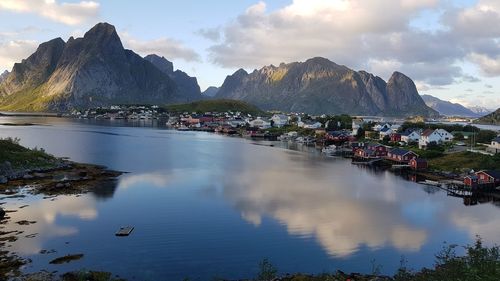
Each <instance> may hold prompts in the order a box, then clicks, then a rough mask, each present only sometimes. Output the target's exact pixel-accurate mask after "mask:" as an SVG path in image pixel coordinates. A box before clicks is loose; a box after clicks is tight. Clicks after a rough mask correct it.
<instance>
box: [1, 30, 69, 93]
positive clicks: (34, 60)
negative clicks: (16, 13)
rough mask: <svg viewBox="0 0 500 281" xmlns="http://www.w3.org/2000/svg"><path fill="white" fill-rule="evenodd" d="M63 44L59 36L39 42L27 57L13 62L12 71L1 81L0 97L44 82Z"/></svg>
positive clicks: (57, 58) (54, 64) (55, 63)
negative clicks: (18, 61)
mask: <svg viewBox="0 0 500 281" xmlns="http://www.w3.org/2000/svg"><path fill="white" fill-rule="evenodd" d="M65 45H66V43H64V41H63V40H62V39H61V38H56V39H53V40H50V41H48V42H45V43H42V44H40V46H38V48H37V50H36V51H35V52H34V53H33V54H32V55H31V56H29V57H28V58H27V59H24V60H22V62H20V63H16V64H14V67H13V68H12V72H10V73H9V74H8V75H7V77H5V78H4V80H3V81H2V84H1V87H0V97H1V96H6V95H10V94H13V93H15V92H17V91H20V90H23V89H33V88H35V87H37V86H39V85H40V84H43V83H45V82H46V81H47V79H48V78H49V77H50V75H51V74H52V72H53V71H54V69H55V68H56V66H57V62H58V61H59V59H60V57H61V55H62V53H63V50H64V47H65Z"/></svg>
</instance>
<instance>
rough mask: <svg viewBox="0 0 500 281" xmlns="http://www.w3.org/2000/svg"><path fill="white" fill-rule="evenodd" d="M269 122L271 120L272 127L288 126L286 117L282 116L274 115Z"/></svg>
mask: <svg viewBox="0 0 500 281" xmlns="http://www.w3.org/2000/svg"><path fill="white" fill-rule="evenodd" d="M271 120H273V123H274V124H273V126H274V127H278V128H279V127H283V126H285V125H287V124H288V116H286V115H284V114H274V115H273V117H271Z"/></svg>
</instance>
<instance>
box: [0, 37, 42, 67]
mask: <svg viewBox="0 0 500 281" xmlns="http://www.w3.org/2000/svg"><path fill="white" fill-rule="evenodd" d="M0 38H1V37H0ZM37 46H38V42H36V41H34V40H6V41H2V40H0V72H3V71H4V70H9V71H10V70H11V68H12V66H13V65H14V63H16V62H20V61H21V60H22V59H25V58H27V57H28V56H29V55H31V54H32V53H33V52H35V50H36V48H37Z"/></svg>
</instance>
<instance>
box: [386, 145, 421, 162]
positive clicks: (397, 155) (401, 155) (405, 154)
mask: <svg viewBox="0 0 500 281" xmlns="http://www.w3.org/2000/svg"><path fill="white" fill-rule="evenodd" d="M417 157H418V154H416V153H415V152H413V151H411V150H406V149H401V148H394V149H391V150H389V152H387V159H389V160H391V161H395V162H400V163H408V162H410V160H411V159H413V158H417Z"/></svg>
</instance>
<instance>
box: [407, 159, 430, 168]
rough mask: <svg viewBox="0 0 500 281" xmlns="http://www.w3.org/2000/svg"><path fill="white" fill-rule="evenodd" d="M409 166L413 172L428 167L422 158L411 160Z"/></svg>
mask: <svg viewBox="0 0 500 281" xmlns="http://www.w3.org/2000/svg"><path fill="white" fill-rule="evenodd" d="M409 164H410V167H411V168H412V169H413V170H425V169H427V167H429V165H428V164H427V160H425V159H422V158H413V159H411V160H410V162H409Z"/></svg>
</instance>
